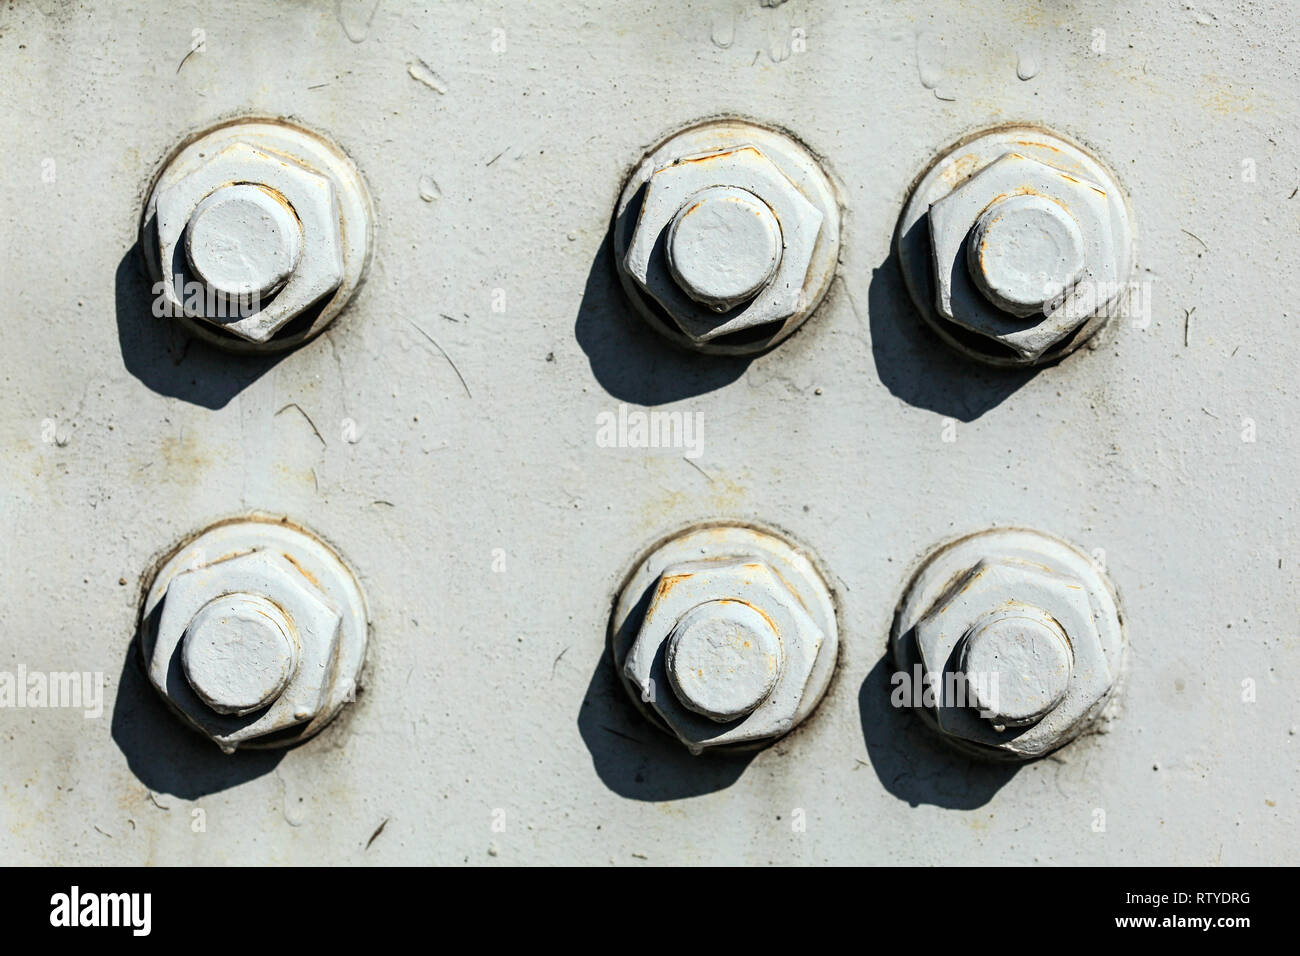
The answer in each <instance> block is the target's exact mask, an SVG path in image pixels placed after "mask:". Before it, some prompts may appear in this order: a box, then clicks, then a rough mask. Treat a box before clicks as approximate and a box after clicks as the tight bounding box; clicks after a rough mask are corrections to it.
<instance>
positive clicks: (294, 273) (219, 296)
mask: <svg viewBox="0 0 1300 956" xmlns="http://www.w3.org/2000/svg"><path fill="white" fill-rule="evenodd" d="M370 223H371V208H370V198H369V194H368V193H367V191H366V187H365V184H364V183H363V182H362V180H361V176H360V173H359V172H358V171H357V169H356V167H355V166H354V165H353V164H352V161H351V160H350V159H348V157H347V156H346V155H345V154H344V153H343V152H342V151H341V150H340V149H339V148H338V147H337V146H336V145H334V144H333V143H331V142H329V141H328V140H327V139H325V138H324V137H322V136H320V135H318V134H315V133H312V132H310V131H309V130H305V129H302V128H299V127H296V126H293V125H291V124H288V123H285V122H278V121H277V122H267V121H261V120H247V121H240V122H234V123H223V124H221V125H220V126H217V127H215V128H213V129H210V130H208V131H207V132H206V133H204V134H202V135H200V136H199V137H197V138H196V139H193V140H191V141H189V142H187V143H186V144H185V145H184V146H183V147H181V148H180V149H179V150H178V151H177V152H176V153H174V154H173V155H172V156H171V157H170V158H169V159H168V161H167V162H166V163H165V165H164V166H163V168H162V169H161V170H160V171H159V174H158V177H157V179H156V181H155V184H154V188H153V190H152V191H151V193H150V195H149V199H148V201H147V202H146V203H145V209H144V215H143V216H142V217H141V235H140V243H141V248H142V249H143V250H144V251H145V253H146V256H147V259H148V264H149V270H150V273H151V274H152V276H153V278H154V279H155V280H156V282H158V283H161V284H160V285H158V286H157V290H158V294H159V295H160V297H161V303H160V304H161V306H162V309H161V310H160V311H161V312H162V313H165V314H167V315H170V316H173V317H175V318H177V319H178V320H179V321H180V322H182V323H183V324H184V325H185V326H186V328H187V329H189V330H190V331H192V332H194V333H195V334H197V335H199V336H200V337H202V338H205V339H207V340H208V341H209V342H211V343H212V344H214V345H217V346H220V347H222V348H228V349H231V350H233V351H240V352H247V351H278V350H281V349H286V348H291V347H293V346H294V345H297V344H299V343H301V342H303V341H306V340H307V339H309V338H311V337H312V336H314V335H316V334H318V333H319V332H320V331H321V330H322V329H323V328H325V327H326V326H327V325H328V324H329V323H330V322H331V321H332V320H333V319H334V317H335V316H336V315H337V314H338V312H339V311H340V310H341V309H342V308H343V306H344V305H345V303H346V302H347V300H348V298H349V296H351V294H352V293H353V292H354V291H355V290H356V288H357V287H358V285H359V284H360V282H361V279H362V276H363V274H364V271H365V268H366V263H367V262H368V260H369V257H370V245H371V239H372V235H373V233H372V229H371V224H370ZM191 286H192V287H193V288H194V289H195V290H197V291H198V292H200V293H206V294H195V293H194V292H192V291H191ZM298 320H302V321H298Z"/></svg>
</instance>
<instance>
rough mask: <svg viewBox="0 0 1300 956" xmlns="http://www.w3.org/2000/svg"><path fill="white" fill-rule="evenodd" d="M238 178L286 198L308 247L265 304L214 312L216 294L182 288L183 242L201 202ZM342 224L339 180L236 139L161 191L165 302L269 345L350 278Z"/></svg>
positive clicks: (176, 310) (181, 312) (304, 246)
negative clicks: (251, 308) (249, 311)
mask: <svg viewBox="0 0 1300 956" xmlns="http://www.w3.org/2000/svg"><path fill="white" fill-rule="evenodd" d="M239 183H253V184H257V185H260V186H265V187H267V188H269V189H271V190H273V191H274V192H276V193H278V194H280V195H281V196H283V197H284V199H285V201H287V202H288V204H289V205H290V206H291V207H292V209H293V213H294V215H295V216H296V217H297V218H298V221H299V222H300V223H301V225H302V251H301V255H300V256H299V258H298V264H297V267H296V268H295V269H294V270H293V272H292V274H291V275H290V276H289V278H288V280H287V281H286V282H285V283H284V285H283V287H282V288H280V289H279V291H277V292H275V293H274V294H272V295H271V296H269V297H268V298H267V299H266V300H264V301H262V302H258V303H256V306H259V308H257V309H256V311H253V312H252V314H251V315H240V314H238V312H239V311H240V310H234V311H236V314H234V315H215V314H210V313H209V309H208V306H209V300H210V297H209V296H207V295H199V296H194V295H186V294H183V293H184V292H185V290H184V289H182V290H178V289H177V288H176V280H177V278H183V277H184V276H185V275H186V274H187V273H188V268H187V265H186V261H185V250H184V243H183V242H182V241H181V240H182V236H183V235H184V232H185V229H186V226H187V225H188V223H189V221H190V217H191V216H192V215H193V213H194V210H195V209H196V208H197V207H198V205H199V203H201V202H202V201H203V200H204V199H205V198H206V197H207V196H208V195H210V194H211V193H213V192H214V191H215V190H217V189H219V188H221V187H223V186H228V185H233V184H239ZM340 228H341V227H340V224H339V204H338V197H337V195H336V192H335V185H334V182H333V180H332V179H330V178H329V177H328V176H325V175H321V174H320V173H317V172H315V171H313V170H311V169H308V168H307V167H306V166H304V165H302V164H301V163H299V162H298V161H296V160H295V159H294V158H293V157H289V156H285V155H281V154H278V153H271V152H268V151H266V150H263V149H261V148H259V147H257V146H253V145H251V144H249V143H244V142H235V143H232V144H230V145H229V146H227V147H225V148H224V149H222V150H221V151H220V152H218V153H216V154H215V155H214V156H212V157H211V158H210V159H209V160H207V161H206V162H205V163H204V164H203V165H202V166H201V167H200V168H199V169H197V170H195V171H194V172H192V173H190V174H189V175H187V176H185V177H183V178H182V179H180V180H179V181H177V182H176V183H174V184H173V185H171V186H170V187H169V188H167V189H165V190H164V191H162V192H161V193H160V194H159V195H158V201H157V229H158V257H159V260H160V261H159V263H158V265H159V269H160V272H161V276H162V295H163V300H164V303H165V305H166V307H168V308H169V309H170V310H171V311H172V313H173V314H178V315H186V316H190V317H191V318H198V319H203V320H205V321H207V322H209V323H211V324H212V325H215V326H217V327H219V328H221V329H223V330H224V331H226V332H231V333H233V334H235V335H237V336H239V337H240V338H243V339H246V340H248V341H250V342H256V343H265V342H266V341H267V340H269V339H270V338H271V337H272V336H273V335H275V333H276V332H277V331H279V330H280V329H281V328H283V327H284V326H285V325H286V324H287V323H289V322H290V321H291V320H293V319H294V318H296V317H297V316H299V315H301V314H303V313H304V312H306V311H307V310H308V309H310V308H311V307H312V306H313V305H315V304H316V303H317V302H319V301H320V300H321V299H323V298H324V297H325V296H327V295H329V294H330V293H332V292H333V291H335V290H336V289H337V288H338V287H339V285H340V283H341V282H342V281H343V275H344V269H343V240H342V235H341V232H340ZM196 299H197V300H198V301H196ZM218 311H229V310H218Z"/></svg>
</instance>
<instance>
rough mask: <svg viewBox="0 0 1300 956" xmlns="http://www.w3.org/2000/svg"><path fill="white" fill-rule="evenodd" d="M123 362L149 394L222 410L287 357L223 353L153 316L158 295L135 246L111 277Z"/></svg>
mask: <svg viewBox="0 0 1300 956" xmlns="http://www.w3.org/2000/svg"><path fill="white" fill-rule="evenodd" d="M114 295H115V305H116V310H117V339H118V346H119V348H121V350H122V364H123V365H124V366H125V367H126V370H127V371H128V372H130V373H131V375H133V376H134V377H135V378H137V379H139V380H140V381H141V382H142V383H144V385H145V386H146V387H147V388H149V389H150V390H151V391H154V392H157V393H158V394H159V395H164V396H167V397H168V398H179V399H181V400H182V401H186V402H189V403H191V404H194V405H201V406H203V407H204V408H213V409H215V408H223V407H224V406H225V405H227V404H228V403H229V402H230V400H231V399H232V398H234V397H235V396H236V395H238V394H239V393H240V392H241V391H243V390H244V389H245V388H247V387H248V386H249V385H250V384H252V383H253V382H255V381H257V379H259V378H260V377H261V376H262V375H264V374H265V373H266V372H268V371H269V370H270V369H271V368H273V367H274V366H275V365H276V363H278V362H279V361H280V360H281V359H282V358H284V357H285V355H286V354H287V353H284V352H281V353H276V354H269V355H246V354H238V353H234V352H224V351H222V350H221V349H218V348H215V347H213V346H212V345H209V344H208V343H207V342H204V341H203V340H202V339H199V338H195V337H193V336H190V335H188V334H187V333H186V332H185V330H184V327H183V326H182V325H181V324H180V323H179V322H177V321H176V320H175V319H172V318H168V317H167V316H162V317H159V316H156V315H154V312H153V308H154V302H155V300H156V299H157V296H156V295H154V292H153V282H152V280H150V278H149V276H148V275H147V274H146V272H145V268H144V257H143V255H142V254H141V251H140V243H139V241H138V240H137V242H136V243H135V244H134V245H133V246H132V247H131V248H130V249H128V250H127V251H126V254H125V255H124V256H122V261H121V262H119V263H118V265H117V273H116V275H115V277H114Z"/></svg>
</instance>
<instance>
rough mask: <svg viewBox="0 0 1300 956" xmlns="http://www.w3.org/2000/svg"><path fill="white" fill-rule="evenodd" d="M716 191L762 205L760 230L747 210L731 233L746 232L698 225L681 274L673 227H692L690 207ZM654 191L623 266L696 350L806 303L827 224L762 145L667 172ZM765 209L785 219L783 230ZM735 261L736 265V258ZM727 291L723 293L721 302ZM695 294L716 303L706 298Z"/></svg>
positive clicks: (655, 177)
mask: <svg viewBox="0 0 1300 956" xmlns="http://www.w3.org/2000/svg"><path fill="white" fill-rule="evenodd" d="M716 187H732V188H733V189H735V190H736V192H734V193H730V195H731V196H732V197H733V200H734V199H741V198H743V197H742V195H741V194H746V193H747V194H749V195H750V196H753V197H755V199H756V200H757V202H758V203H759V204H760V205H751V206H749V207H748V208H749V210H750V211H751V213H752V214H753V216H754V218H755V219H756V220H757V222H755V223H749V222H746V221H744V220H743V219H742V218H741V216H740V215H739V214H740V213H741V212H743V211H745V207H740V208H736V209H728V210H726V221H727V222H728V223H729V224H730V227H732V228H734V229H737V230H739V229H743V232H733V233H732V234H727V233H719V234H717V235H714V236H712V237H709V236H703V233H705V232H706V231H707V227H708V225H709V217H708V216H701V218H700V219H699V221H698V223H697V222H695V221H692V222H690V223H689V224H687V231H686V233H685V234H684V235H683V241H682V248H681V250H680V251H679V252H677V254H678V255H680V256H681V257H682V263H681V265H680V266H679V268H678V270H677V271H676V272H675V271H674V270H673V268H672V267H671V264H670V262H669V258H668V253H669V251H670V250H672V247H673V245H674V243H672V242H671V241H670V237H669V233H670V231H671V227H672V225H673V223H674V222H675V221H676V220H677V217H678V216H679V215H683V212H684V213H685V214H684V215H683V219H682V222H683V223H684V224H686V218H687V217H693V216H694V215H695V213H694V212H693V211H692V210H691V208H690V204H689V202H688V201H689V200H691V199H692V197H695V196H696V195H697V194H699V193H702V192H705V191H707V190H712V189H714V188H716ZM645 189H646V191H645V199H644V201H643V202H642V205H641V211H640V214H639V216H638V219H637V223H636V229H635V231H634V232H633V233H632V238H631V241H630V242H629V244H628V248H627V254H626V255H625V256H624V259H623V268H624V270H625V271H626V273H627V274H628V275H629V276H630V277H631V278H632V279H633V281H635V282H636V284H637V285H638V286H639V287H640V288H641V289H642V290H643V291H644V292H645V293H646V294H647V295H649V296H650V297H651V298H652V299H654V300H655V302H657V303H658V304H659V306H660V307H661V308H663V310H664V311H665V312H666V313H667V314H668V316H669V317H670V318H671V320H672V321H673V322H674V323H675V324H676V325H677V327H678V328H679V329H680V330H681V331H682V333H683V334H684V335H685V336H686V337H687V338H688V339H690V341H691V342H693V343H696V344H702V343H707V342H711V341H713V340H714V339H717V338H718V337H720V336H724V335H730V334H732V333H734V332H740V331H743V330H745V329H750V328H755V327H757V326H761V325H768V324H772V323H778V322H784V321H785V320H787V319H789V318H790V317H791V316H793V315H795V313H796V312H798V311H799V309H800V308H801V306H802V305H804V304H805V302H806V297H805V290H804V283H805V280H806V279H807V277H808V272H809V268H810V267H811V265H812V258H813V251H814V249H815V248H816V245H817V237H818V234H819V233H820V232H821V227H822V220H823V219H824V216H823V214H822V211H821V210H820V209H818V208H817V207H816V206H814V205H813V204H812V203H811V202H810V201H809V200H808V199H807V197H805V196H804V195H803V193H801V192H800V191H799V188H798V187H797V186H795V184H794V183H793V182H792V181H791V180H790V178H789V176H787V175H786V174H785V173H784V172H783V171H782V170H781V169H780V168H779V167H778V166H777V165H776V164H775V163H773V162H772V161H771V160H770V159H768V157H767V156H766V155H764V154H763V153H762V152H761V151H760V150H759V149H758V147H757V146H753V145H748V144H746V145H741V146H736V147H731V148H727V149H722V150H717V151H714V152H709V153H703V154H699V155H691V156H684V157H680V158H678V159H675V160H673V161H671V162H668V163H665V164H663V165H662V166H660V167H658V168H657V169H656V170H655V171H654V173H653V174H652V175H651V176H650V181H649V182H648V183H647V184H646V187H645ZM714 199H719V200H720V199H721V195H720V194H716V193H710V204H712V202H713V200H714ZM745 201H746V202H747V203H751V202H752V201H751V200H748V199H746V200H745ZM761 207H766V208H767V210H768V212H769V213H770V215H771V217H772V219H773V220H775V223H776V228H775V230H774V229H772V227H771V225H770V223H768V222H767V220H766V217H765V215H764V213H763V211H762V208H761ZM700 211H701V212H708V210H703V209H702V210H700ZM741 224H743V225H741ZM692 235H694V236H695V237H696V238H695V240H694V241H691V237H692ZM774 236H779V239H780V243H781V249H780V254H779V256H778V257H777V261H776V264H775V266H774V267H773V269H772V273H771V275H770V277H768V278H767V279H766V280H765V281H759V280H758V278H756V277H757V276H758V275H759V274H761V273H762V272H763V270H764V268H765V263H766V262H769V261H770V258H769V257H770V256H771V255H772V253H771V242H772V239H773V237H774ZM696 250H699V253H700V254H701V255H707V256H710V257H723V256H725V257H726V261H722V260H721V259H719V258H715V260H714V261H712V262H710V261H709V260H708V259H707V258H706V259H703V260H701V259H700V258H699V257H698V256H697V255H696ZM733 254H734V255H736V257H737V258H736V260H735V262H732V261H731V259H730V257H731V256H732V255H733ZM733 273H734V276H733ZM678 275H682V276H683V277H685V280H686V281H685V282H683V281H682V280H681V279H679V278H678V277H677V276H678ZM697 283H698V287H697V285H696V284H697ZM746 285H748V286H754V287H756V288H755V289H754V291H753V292H751V293H750V294H749V295H748V297H742V298H740V299H734V296H735V295H737V294H739V292H741V291H744V289H743V287H744V286H746ZM717 290H721V291H722V293H723V294H722V295H721V296H715V295H714V294H713V293H714V292H715V291H717ZM692 291H695V292H697V293H699V294H701V295H702V299H703V300H710V301H702V300H701V299H697V298H696V297H695V296H694V295H692ZM728 303H730V304H728ZM719 306H721V307H722V310H723V311H719V308H718V307H719Z"/></svg>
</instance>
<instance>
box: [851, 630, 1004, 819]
mask: <svg viewBox="0 0 1300 956" xmlns="http://www.w3.org/2000/svg"><path fill="white" fill-rule="evenodd" d="M893 673H894V667H893V665H892V664H891V662H890V659H889V656H888V655H885V656H884V657H882V658H881V659H880V660H879V661H878V662H877V663H876V666H875V667H873V668H872V669H871V672H870V673H869V674H868V675H867V678H866V680H864V681H863V682H862V687H861V689H860V690H859V691H858V713H859V716H860V717H861V720H862V737H863V739H864V740H865V741H866V745H867V757H868V759H869V760H870V761H871V769H873V770H874V771H875V772H876V776H877V777H878V778H879V779H880V783H881V785H882V786H883V787H884V788H885V789H886V790H888V791H889V792H890V793H892V794H893V795H894V796H895V797H897V798H898V799H900V800H906V801H907V802H908V803H909V804H911V805H912V806H913V807H918V806H921V805H922V804H933V805H934V806H938V807H946V808H948V809H949V810H975V809H977V808H979V807H982V806H984V805H985V804H986V803H988V802H989V801H990V800H992V799H993V795H994V794H996V793H997V792H998V791H999V790H1000V789H1002V787H1003V786H1004V785H1005V784H1006V783H1007V782H1008V781H1009V780H1010V779H1011V778H1012V777H1013V776H1015V774H1016V772H1017V771H1018V770H1019V769H1020V767H1021V766H1023V765H1022V764H1019V763H996V762H990V761H988V760H982V759H980V758H978V757H968V756H966V755H965V754H963V753H961V752H960V751H958V750H956V749H955V748H953V747H951V746H950V745H948V744H946V743H944V742H943V741H942V740H941V739H940V738H939V735H938V733H936V732H935V731H934V730H933V729H931V728H930V727H928V726H926V724H925V723H924V721H923V720H922V718H921V717H920V716H919V715H917V714H914V713H912V712H911V710H910V708H908V707H895V706H893V704H891V702H890V695H891V693H892V692H893V691H894V688H893V686H891V684H890V678H891V676H892V675H893Z"/></svg>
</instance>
